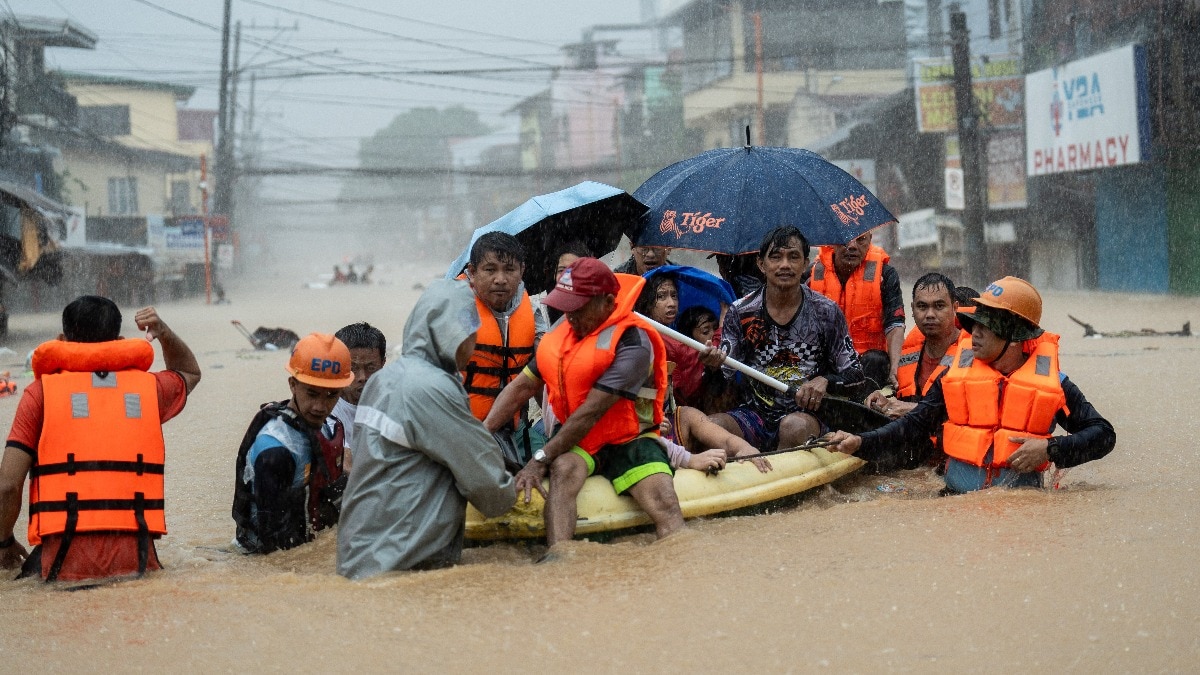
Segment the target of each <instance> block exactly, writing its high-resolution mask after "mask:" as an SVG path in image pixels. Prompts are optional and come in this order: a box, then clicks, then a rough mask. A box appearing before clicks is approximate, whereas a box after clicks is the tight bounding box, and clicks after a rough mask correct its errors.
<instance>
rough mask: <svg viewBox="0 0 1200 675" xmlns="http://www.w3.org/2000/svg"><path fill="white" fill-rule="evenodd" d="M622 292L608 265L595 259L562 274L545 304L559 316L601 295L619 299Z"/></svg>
mask: <svg viewBox="0 0 1200 675" xmlns="http://www.w3.org/2000/svg"><path fill="white" fill-rule="evenodd" d="M619 290H621V285H620V284H619V283H617V277H616V275H614V274H613V272H612V270H610V269H608V265H605V264H604V263H602V262H600V261H599V260H596V259H595V258H580V259H579V260H576V261H575V262H574V263H571V266H570V267H568V268H567V269H565V270H563V273H562V275H560V276H559V277H558V283H557V284H555V285H554V290H552V291H550V294H549V295H547V296H546V299H545V301H544V302H545V304H546V305H548V306H550V307H553V308H554V309H557V310H558V311H560V312H574V311H575V310H577V309H579V308H580V307H583V306H584V305H586V304H587V303H588V300H591V299H592V298H594V297H596V296H598V295H608V294H609V293H612V294H613V295H616V293H617V291H619Z"/></svg>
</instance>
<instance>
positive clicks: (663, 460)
mask: <svg viewBox="0 0 1200 675" xmlns="http://www.w3.org/2000/svg"><path fill="white" fill-rule="evenodd" d="M571 452H574V453H575V454H577V455H579V456H580V457H583V461H585V462H587V466H588V475H589V476H591V475H592V474H596V473H598V474H599V475H601V476H604V477H605V478H607V479H608V480H609V482H611V483H612V485H613V489H614V490H616V491H617V494H622V493H624V492H625V491H626V490H628V489H629V488H631V487H633V486H634V485H637V483H638V481H640V480H642V479H643V478H646V477H647V476H653V475H654V474H656V473H665V474H667V475H668V476H672V475H674V471H672V469H671V460H670V458H669V457H667V451H666V450H663V447H662V446H661V445H659V443H658V441H656V440H654V438H653V437H652V436H638V437H637V438H635V439H633V440H632V441H629V442H628V443H622V444H621V445H606V446H604V447H602V448H600V449H599V450H598V451H596V454H595V455H589V454H588V453H587V452H586V451H585V450H584V449H583V448H581V447H579V446H575V447H574V448H571Z"/></svg>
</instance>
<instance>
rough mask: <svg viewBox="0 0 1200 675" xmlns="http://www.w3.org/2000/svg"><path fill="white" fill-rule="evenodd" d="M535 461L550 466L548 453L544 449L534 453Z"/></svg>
mask: <svg viewBox="0 0 1200 675" xmlns="http://www.w3.org/2000/svg"><path fill="white" fill-rule="evenodd" d="M533 461H535V462H537V463H539V464H549V463H550V458H549V457H547V456H546V451H545V450H544V449H542V448H538V451H537V452H535V453H533Z"/></svg>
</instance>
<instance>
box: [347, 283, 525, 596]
mask: <svg viewBox="0 0 1200 675" xmlns="http://www.w3.org/2000/svg"><path fill="white" fill-rule="evenodd" d="M478 328H479V313H478V311H477V310H476V308H475V296H474V295H473V294H472V292H471V289H470V288H469V287H468V286H467V284H466V283H464V282H461V281H436V282H434V283H433V284H431V285H430V287H429V289H428V290H427V291H425V293H424V294H423V295H422V296H421V298H420V299H419V300H418V301H417V305H416V307H414V308H413V311H412V314H411V315H410V316H409V317H408V323H407V324H405V326H404V341H403V345H404V347H403V352H402V354H401V357H400V359H399V360H398V361H396V362H394V363H389V364H387V365H386V366H384V368H383V369H382V370H380V371H379V372H377V373H376V374H375V375H374V376H373V377H372V378H371V379H370V380H368V382H367V386H366V388H365V389H364V390H363V393H362V397H361V398H360V399H359V404H358V413H357V416H356V417H355V428H356V431H355V436H354V446H353V449H352V452H353V457H354V460H353V463H354V471H352V472H351V473H350V482H349V483H348V484H347V486H346V493H345V496H344V497H343V500H342V517H341V522H340V525H339V528H338V574H341V575H343V576H346V577H349V578H351V579H361V578H364V577H369V576H374V575H376V574H380V573H383V572H388V571H391V570H406V569H413V568H422V569H429V568H433V567H443V566H447V565H452V564H454V563H456V562H458V560H459V558H460V556H461V554H462V544H463V524H464V518H465V516H466V508H467V502H468V501H470V502H471V503H472V504H474V505H475V507H476V508H478V509H479V510H480V511H481V512H483V513H484V514H485V515H487V516H498V515H500V514H502V513H504V512H505V511H507V510H508V509H510V508H511V507H512V505H513V503H514V502H515V501H516V490H515V489H514V487H513V478H512V476H510V475H509V474H508V473H507V472H506V471H505V470H504V461H503V459H502V458H501V454H500V447H499V446H498V445H497V444H496V441H495V440H494V439H493V438H492V436H491V435H490V434H488V432H487V431H485V430H484V428H483V425H482V424H481V423H480V422H479V421H478V420H476V419H475V418H474V417H473V416H472V415H471V408H470V405H469V403H468V400H467V392H466V390H465V389H464V388H463V385H462V382H461V381H460V380H459V371H460V370H462V369H463V368H464V367H465V366H466V363H467V360H468V359H469V358H470V357H471V352H472V351H473V350H474V348H475V331H476V330H478Z"/></svg>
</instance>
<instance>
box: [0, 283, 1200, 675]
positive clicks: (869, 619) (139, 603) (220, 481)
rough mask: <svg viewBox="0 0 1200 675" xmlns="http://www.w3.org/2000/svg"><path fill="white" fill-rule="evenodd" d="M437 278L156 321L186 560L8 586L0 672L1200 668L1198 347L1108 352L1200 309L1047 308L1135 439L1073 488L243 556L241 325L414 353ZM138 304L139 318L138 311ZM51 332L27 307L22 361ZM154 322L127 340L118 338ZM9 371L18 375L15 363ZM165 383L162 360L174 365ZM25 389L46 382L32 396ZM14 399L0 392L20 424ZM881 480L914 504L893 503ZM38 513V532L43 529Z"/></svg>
mask: <svg viewBox="0 0 1200 675" xmlns="http://www.w3.org/2000/svg"><path fill="white" fill-rule="evenodd" d="M435 273H436V272H435V270H433V269H432V268H429V269H425V268H412V267H410V268H405V269H398V268H393V269H390V270H389V269H386V268H381V269H380V270H379V271H378V272H377V274H376V277H377V278H378V279H379V280H380V282H381V283H380V284H378V285H373V286H369V287H337V288H329V289H302V288H301V283H300V280H299V279H297V280H296V281H295V282H294V283H293V282H292V281H290V280H289V281H287V282H278V283H273V284H270V285H269V286H264V287H258V288H254V289H251V288H249V287H242V288H237V287H231V289H230V290H231V292H230V297H231V298H232V300H233V304H230V305H222V306H213V307H207V306H205V305H203V302H202V301H197V300H187V301H182V302H177V303H164V304H161V305H160V306H159V310H160V313H161V315H162V316H163V318H164V319H165V320H166V321H167V322H168V323H169V324H170V325H171V326H172V327H173V328H174V329H175V330H176V331H177V332H178V333H179V334H180V335H181V336H183V338H184V339H185V340H186V341H188V343H189V344H190V345H191V346H192V348H193V350H194V351H195V352H196V354H197V356H198V357H199V360H200V364H201V367H202V368H203V371H204V380H203V382H201V384H200V386H199V388H198V389H197V390H196V391H195V392H194V393H193V395H192V397H191V400H190V401H189V403H188V407H187V409H186V410H185V411H184V412H183V414H182V415H181V416H180V417H178V418H176V419H175V420H174V421H172V422H170V423H169V424H168V425H167V426H166V429H165V431H166V440H167V449H168V466H167V476H166V481H167V497H168V502H167V522H168V526H169V528H170V532H171V533H170V534H169V535H168V536H166V537H165V538H164V539H163V540H162V541H161V542H160V543H159V554H160V556H161V558H162V561H163V563H164V565H165V566H166V568H167V569H166V570H164V571H162V572H158V573H154V574H151V575H150V576H149V577H147V578H145V579H142V580H134V581H127V582H123V583H118V584H114V585H110V586H105V587H101V588H96V589H91V590H81V591H78V592H64V591H63V589H61V588H55V587H53V586H46V585H43V584H40V583H39V582H36V581H32V580H25V581H19V582H18V581H0V598H2V601H3V605H4V609H3V619H0V663H3V669H4V670H6V671H9V672H17V671H20V670H25V669H27V668H30V667H38V668H40V669H43V670H88V671H106V670H122V671H124V670H157V671H161V670H166V669H171V670H204V671H235V670H243V669H246V668H247V667H248V666H251V667H255V668H269V669H278V670H297V671H333V670H336V671H352V670H371V671H377V670H385V669H386V670H397V671H430V670H445V671H449V672H456V671H483V670H488V671H497V672H517V671H525V670H530V669H531V670H534V671H546V672H550V671H565V670H568V669H569V670H589V671H593V670H594V671H617V670H622V671H662V670H665V671H706V672H713V671H733V672H739V671H767V672H779V671H812V670H820V669H829V670H833V671H860V672H861V671H878V670H883V669H887V670H907V671H917V670H923V671H927V670H936V671H993V672H994V671H1010V672H1011V671H1016V670H1019V669H1027V668H1036V669H1038V670H1041V671H1076V672H1089V671H1092V672H1095V671H1103V672H1114V671H1145V672H1149V671H1194V670H1196V669H1197V667H1198V666H1197V659H1198V658H1200V633H1198V632H1197V630H1196V625H1197V624H1198V622H1200V576H1198V569H1200V566H1198V565H1197V562H1196V559H1197V556H1198V555H1200V524H1198V523H1200V521H1198V519H1197V518H1196V517H1195V514H1196V513H1198V512H1200V491H1198V490H1197V484H1200V467H1198V466H1197V464H1198V461H1197V453H1196V447H1197V440H1196V439H1197V436H1198V434H1197V432H1198V431H1200V429H1198V425H1197V423H1196V421H1195V420H1196V417H1197V416H1196V414H1195V405H1196V404H1195V401H1196V392H1197V391H1198V388H1197V384H1196V382H1197V379H1198V376H1200V339H1197V338H1178V337H1157V338H1148V337H1137V338H1128V339H1089V340H1085V339H1083V338H1082V337H1080V336H1081V335H1082V332H1083V331H1082V329H1080V328H1079V327H1078V326H1076V325H1075V324H1073V323H1071V322H1070V321H1069V320H1068V319H1067V313H1068V312H1070V313H1071V314H1073V315H1075V316H1077V317H1080V318H1081V319H1083V320H1085V321H1088V322H1090V323H1092V324H1094V325H1096V327H1097V328H1098V329H1100V330H1109V331H1116V330H1128V329H1135V330H1136V329H1140V328H1142V327H1151V328H1156V329H1159V330H1178V329H1179V327H1180V326H1181V325H1182V324H1183V322H1184V321H1186V320H1189V319H1190V320H1200V302H1198V301H1197V300H1195V299H1181V298H1173V297H1157V296H1133V295H1114V294H1085V293H1069V294H1068V293H1048V294H1047V307H1046V312H1045V319H1044V322H1043V323H1044V324H1045V326H1046V327H1047V328H1048V329H1050V330H1053V331H1056V332H1059V333H1061V334H1063V336H1064V338H1063V341H1062V354H1063V356H1062V363H1063V367H1064V369H1065V370H1066V371H1067V373H1068V374H1069V375H1070V376H1071V378H1072V379H1073V380H1075V381H1076V382H1077V383H1078V384H1079V385H1080V387H1081V388H1082V389H1083V391H1084V392H1085V393H1086V394H1087V396H1088V397H1089V398H1090V399H1091V400H1092V401H1093V403H1094V404H1095V405H1096V406H1097V408H1098V409H1099V410H1100V411H1101V412H1102V413H1103V414H1105V415H1106V416H1107V417H1108V418H1109V419H1110V420H1111V421H1112V422H1113V424H1114V425H1115V426H1116V429H1117V433H1118V443H1117V448H1116V450H1114V451H1113V453H1112V454H1111V455H1110V456H1109V457H1108V458H1106V459H1104V460H1102V461H1099V462H1095V463H1093V464H1089V465H1084V466H1082V467H1078V468H1076V469H1074V470H1072V471H1071V472H1070V474H1069V475H1068V476H1067V477H1066V479H1065V482H1064V489H1062V490H1058V491H1001V490H993V491H988V492H985V493H977V494H972V495H966V496H959V497H948V498H937V497H934V493H935V492H936V489H937V487H938V486H939V482H938V480H937V479H936V478H935V477H932V476H930V475H929V474H927V473H924V472H905V473H900V474H897V475H895V476H891V477H887V478H885V477H872V476H857V475H855V476H851V477H849V478H848V479H845V480H843V481H842V482H840V483H837V484H835V485H834V486H832V487H827V488H823V489H820V490H818V491H816V493H815V494H813V495H811V496H809V498H807V499H805V500H804V501H803V502H802V503H800V504H799V505H796V506H792V507H788V508H784V509H780V510H777V511H775V512H773V513H768V514H765V515H760V516H744V517H737V518H719V519H712V520H706V521H694V522H693V523H692V525H691V528H690V529H689V530H688V531H686V532H685V533H683V534H681V535H679V536H677V537H674V538H672V539H669V540H667V541H665V542H661V543H652V541H651V537H650V536H649V535H646V534H638V535H632V536H627V537H622V538H618V539H616V540H615V541H612V542H609V543H604V544H600V543H592V542H574V543H571V544H569V545H568V546H567V547H566V551H565V553H566V554H565V555H564V556H563V559H561V560H559V561H557V562H554V563H552V564H546V565H534V564H533V563H532V560H533V559H534V557H535V556H536V555H537V554H538V553H539V552H540V551H539V548H538V547H536V546H533V547H527V546H525V545H517V544H497V545H493V546H489V547H483V548H474V549H469V550H468V551H467V552H466V555H465V559H464V564H462V565H460V566H458V567H456V568H453V569H449V570H440V571H431V572H417V573H402V574H396V575H389V576H385V577H381V578H377V579H374V580H369V581H366V582H357V583H352V582H349V581H346V580H344V579H342V578H341V577H339V576H337V575H336V574H334V571H333V569H334V556H335V535H334V534H333V533H329V532H325V533H322V534H321V536H319V537H318V539H317V540H316V541H315V542H314V543H312V544H310V545H306V546H303V547H300V548H298V549H294V550H291V551H285V552H281V553H276V554H273V555H270V556H265V557H243V556H240V555H236V554H231V553H228V552H226V549H227V548H228V544H229V541H230V539H231V537H232V533H233V523H232V521H231V519H230V516H229V510H230V502H231V497H232V478H233V463H234V456H235V453H236V448H237V445H238V442H239V441H240V439H241V437H242V434H243V432H244V430H245V426H246V424H247V423H248V422H249V420H250V418H251V416H252V415H253V413H254V411H255V410H256V408H257V406H258V404H260V403H262V402H264V401H267V400H272V399H279V398H284V397H286V395H287V388H286V375H285V374H284V372H283V364H284V362H285V360H286V358H287V355H286V354H285V353H283V352H255V351H252V350H251V349H250V348H249V344H248V343H247V342H246V340H244V339H243V338H242V336H241V335H240V334H239V333H237V332H236V330H234V328H233V327H232V326H231V325H230V320H231V319H240V320H241V321H243V322H245V323H246V324H247V325H248V326H250V328H251V329H253V328H254V327H255V326H258V325H265V326H284V327H288V328H291V329H293V330H295V331H297V332H298V333H300V334H304V333H307V332H310V331H314V330H323V331H326V332H333V331H334V330H336V329H337V328H338V327H340V326H342V325H344V324H347V323H350V322H353V321H358V320H367V321H370V322H371V323H373V324H375V325H378V326H379V327H381V328H382V329H383V330H384V332H385V334H386V335H387V336H388V337H389V338H391V339H392V340H393V342H398V340H399V336H400V334H401V329H402V327H403V324H404V320H405V318H406V316H407V313H408V309H409V308H410V307H411V306H412V303H413V301H414V300H415V298H416V297H417V294H418V290H417V289H416V288H415V285H416V284H419V283H421V282H425V281H428V280H429V279H431V278H433V277H434V276H435ZM133 309H134V308H125V313H126V317H127V321H131V317H132V314H133ZM56 322H57V315H55V314H45V315H20V316H15V317H13V320H12V326H13V333H14V335H13V339H12V340H11V341H10V344H9V346H10V347H12V348H13V349H15V350H17V351H18V353H19V354H20V357H19V358H20V359H23V357H24V354H25V353H26V352H27V351H28V350H29V349H30V348H32V347H33V346H34V345H35V344H36V343H37V342H39V341H41V340H43V339H46V338H49V337H52V336H53V335H54V334H56V333H57V332H58V328H57V325H56ZM135 333H136V331H135V330H134V329H133V327H132V326H131V325H127V327H126V331H125V334H126V335H127V336H129V337H133V336H134V335H135ZM7 358H8V359H9V360H10V362H7V363H6V362H5V359H4V358H0V369H7V368H12V369H13V370H14V371H16V370H20V365H19V364H18V363H17V361H18V360H19V359H18V358H14V357H12V356H9V357H7ZM156 367H161V361H160V363H159V364H157V366H156ZM20 382H21V384H22V386H23V385H24V384H26V383H27V382H28V378H21V380H20ZM15 408H16V399H15V397H10V398H7V399H0V422H2V423H3V426H4V428H5V429H7V427H8V424H9V423H10V421H11V418H12V415H13V411H14V410H15ZM886 480H890V481H891V482H892V484H893V485H897V486H902V487H904V488H906V489H905V491H902V492H895V493H891V494H885V493H883V492H880V491H879V490H877V489H876V488H877V486H879V485H880V484H881V483H883V482H885V481H886ZM25 523H26V515H25V513H24V512H23V513H22V517H21V518H20V519H19V521H18V524H17V535H18V538H20V539H22V540H23V539H24V526H25Z"/></svg>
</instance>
